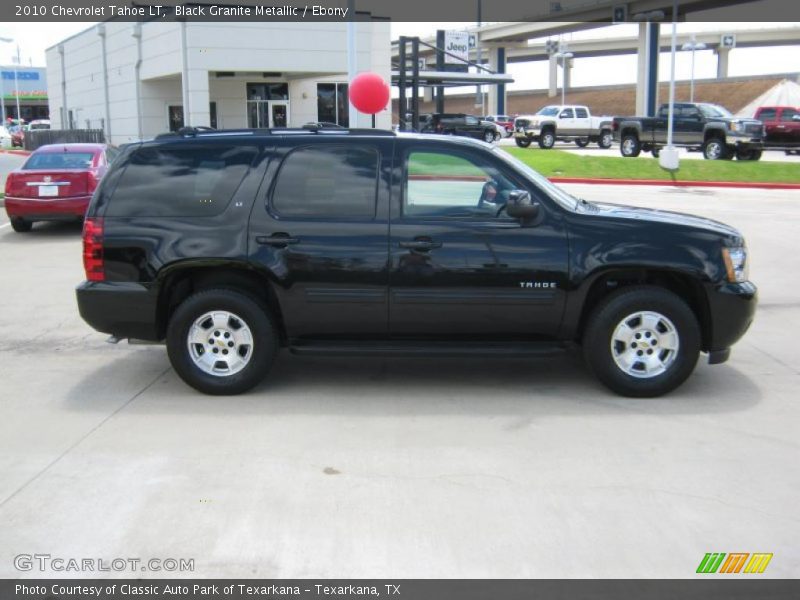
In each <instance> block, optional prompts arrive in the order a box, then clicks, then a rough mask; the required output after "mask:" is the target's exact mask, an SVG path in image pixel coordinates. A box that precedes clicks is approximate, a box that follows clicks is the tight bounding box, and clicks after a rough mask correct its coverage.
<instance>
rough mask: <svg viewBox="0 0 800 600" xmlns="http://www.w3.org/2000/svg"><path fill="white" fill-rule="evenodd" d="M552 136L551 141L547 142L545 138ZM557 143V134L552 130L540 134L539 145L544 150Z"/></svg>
mask: <svg viewBox="0 0 800 600" xmlns="http://www.w3.org/2000/svg"><path fill="white" fill-rule="evenodd" d="M547 136H550V139H551V142H550V143H549V144H548V143H547V142H545V138H546V137H547ZM555 145H556V135H555V134H554V133H553V132H552V131H545V132H543V133H542V134H541V135H540V136H539V147H540V148H541V149H542V150H549V149H550V148H552V147H553V146H555Z"/></svg>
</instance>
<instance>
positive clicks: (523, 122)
mask: <svg viewBox="0 0 800 600" xmlns="http://www.w3.org/2000/svg"><path fill="white" fill-rule="evenodd" d="M530 125H531V121H530V119H517V120H515V121H514V128H515V129H516V128H518V127H530Z"/></svg>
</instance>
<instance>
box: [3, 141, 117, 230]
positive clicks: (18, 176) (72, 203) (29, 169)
mask: <svg viewBox="0 0 800 600" xmlns="http://www.w3.org/2000/svg"><path fill="white" fill-rule="evenodd" d="M118 153H119V151H118V150H117V149H116V148H114V147H113V146H109V145H107V144H52V145H49V146H42V147H41V148H39V149H38V150H36V151H35V152H34V153H33V154H31V155H30V156H29V157H28V160H26V161H25V164H24V165H22V166H21V167H20V168H19V169H16V170H15V171H12V172H11V173H9V175H8V178H7V179H6V196H5V205H6V213H8V218H9V219H10V220H11V227H12V228H13V229H14V231H17V232H20V233H22V232H26V231H30V230H31V226H32V225H33V223H34V222H36V221H82V220H83V215H84V214H85V213H86V207H87V206H88V205H89V200H90V199H91V197H92V193H93V192H94V190H95V188H96V187H97V184H98V182H99V181H100V179H102V177H103V175H104V174H105V172H106V170H107V169H108V166H109V165H110V164H111V162H112V161H113V160H114V158H115V157H116V156H117V154H118Z"/></svg>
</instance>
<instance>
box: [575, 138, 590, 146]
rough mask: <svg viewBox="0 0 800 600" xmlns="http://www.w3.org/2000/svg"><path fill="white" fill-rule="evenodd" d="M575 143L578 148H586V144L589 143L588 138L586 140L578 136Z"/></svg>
mask: <svg viewBox="0 0 800 600" xmlns="http://www.w3.org/2000/svg"><path fill="white" fill-rule="evenodd" d="M575 145H576V146H577V147H578V148H586V146H588V145H589V140H587V139H586V138H578V139H576V140H575Z"/></svg>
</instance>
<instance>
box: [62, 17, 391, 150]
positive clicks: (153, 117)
mask: <svg viewBox="0 0 800 600" xmlns="http://www.w3.org/2000/svg"><path fill="white" fill-rule="evenodd" d="M102 27H103V28H104V29H105V41H106V64H107V69H106V74H107V75H106V76H107V86H106V82H105V81H104V77H103V62H102V39H103V37H102V36H100V35H98V26H93V27H91V28H89V29H88V30H86V31H84V32H82V33H80V34H78V35H76V36H73V37H71V38H68V39H66V40H64V41H63V42H62V43H61V45H62V46H63V47H64V57H65V58H64V63H65V70H66V82H67V84H66V88H67V102H66V105H67V106H66V108H67V110H72V111H73V118H74V123H75V126H76V127H79V128H84V127H86V126H87V123H88V125H89V126H90V127H92V128H99V127H101V124H102V125H105V128H106V130H107V132H108V130H109V128H110V134H111V135H110V139H111V141H112V142H113V143H116V144H120V143H125V142H130V141H134V140H137V139H140V137H142V138H145V139H147V138H150V137H152V136H154V135H156V134H157V133H160V132H163V131H165V130H167V129H168V125H169V124H168V118H167V107H168V106H170V105H183V104H184V94H183V89H182V85H181V81H182V71H183V54H182V45H181V39H182V36H181V24H180V23H145V24H143V25H141V26H138V27H139V31H140V32H141V37H140V38H137V37H136V36H135V35H134V33H135V32H136V31H137V25H136V24H134V23H115V22H107V23H104V24H102ZM346 31H347V26H346V24H345V23H261V22H242V23H224V24H221V23H190V24H187V25H186V60H187V63H188V66H189V69H188V73H187V74H188V77H187V81H188V86H187V94H186V96H188V104H189V106H188V107H187V106H184V119H185V121H186V122H187V123H188V124H192V125H208V124H209V119H210V114H209V107H208V103H209V101H215V102H216V103H217V125H218V127H220V128H231V127H246V126H247V104H246V84H247V83H248V82H253V83H263V82H267V81H275V80H278V81H286V82H288V83H289V100H290V107H289V117H290V121H289V124H290V125H291V126H299V125H302V124H303V123H305V122H308V121H314V120H317V97H316V83H317V82H321V81H342V82H344V81H346V80H347V75H346V73H347V43H346ZM357 32H358V33H357V64H358V71H359V72H363V71H374V72H377V73H379V74H380V75H381V76H382V77H384V79H386V80H387V81H388V79H389V77H390V61H391V57H390V30H389V24H388V23H383V22H376V23H359V24H358V25H357ZM138 40H141V59H142V60H141V66H140V70H139V78H140V83H139V85H138V86H137V77H136V62H137V56H138V48H137V44H138ZM46 56H47V79H48V95H49V102H50V112H51V118H52V120H53V123H54V127H65V126H66V123H62V122H61V114H60V113H61V110H60V109H61V108H62V107H63V106H64V99H63V98H62V94H61V81H62V76H61V62H60V60H61V58H60V55H59V52H58V46H54V47H52V48H49V49H48V50H47V54H46ZM216 71H228V72H230V71H233V72H236V73H237V76H236V77H232V78H217V77H216V75H215V72H216ZM244 72H248V73H246V74H245V73H244ZM265 72H271V73H280V74H281V76H280V77H279V78H274V77H269V78H264V77H263V75H262V74H263V73H265ZM137 88H138V90H137ZM106 90H107V91H106ZM106 93H107V94H108V116H109V117H110V118H107V116H106ZM137 94H138V98H139V100H138V102H137ZM370 124H371V119H370V117H369V115H361V116H360V117H359V121H358V123H356V124H353V125H355V126H360V127H369V126H370ZM377 124H378V126H379V127H384V128H389V127H390V126H391V116H390V114H389V112H388V110H387V111H384V113H382V114H380V115H378V119H377ZM140 127H141V136H140Z"/></svg>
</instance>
